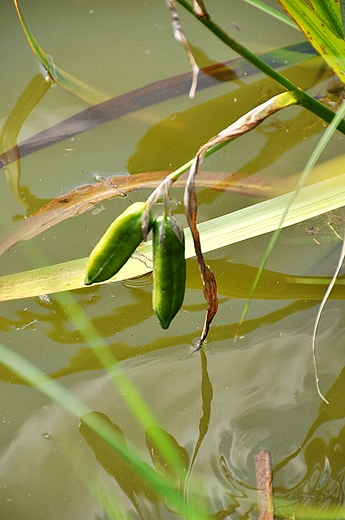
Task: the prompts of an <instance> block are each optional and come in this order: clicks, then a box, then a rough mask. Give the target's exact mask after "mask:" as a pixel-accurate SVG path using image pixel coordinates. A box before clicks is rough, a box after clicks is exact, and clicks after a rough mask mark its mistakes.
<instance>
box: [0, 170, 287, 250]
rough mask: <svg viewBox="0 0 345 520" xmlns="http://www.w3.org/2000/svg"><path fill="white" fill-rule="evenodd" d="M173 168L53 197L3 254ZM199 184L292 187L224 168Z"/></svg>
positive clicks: (258, 189)
mask: <svg viewBox="0 0 345 520" xmlns="http://www.w3.org/2000/svg"><path fill="white" fill-rule="evenodd" d="M169 173H170V172H167V171H161V172H147V173H137V174H134V175H114V176H112V177H109V178H107V179H105V180H103V181H101V182H97V183H95V184H87V185H83V186H79V187H78V188H75V189H74V190H72V191H70V192H68V193H65V194H64V195H61V196H60V197H58V198H56V199H54V200H52V201H51V202H49V203H48V204H46V205H45V206H43V207H42V208H40V209H39V210H38V211H36V213H34V214H33V215H31V216H30V217H29V218H26V219H24V220H22V221H21V222H20V223H19V224H18V225H17V226H16V227H15V229H13V230H12V231H10V233H8V234H7V235H5V236H4V237H3V238H2V239H1V240H0V255H2V254H3V253H4V252H5V251H7V250H8V249H10V248H11V247H12V246H14V245H15V244H17V243H18V242H20V241H21V240H30V239H31V238H33V237H35V236H36V235H39V234H40V233H42V232H43V231H45V230H46V229H48V228H51V227H52V226H55V225H56V224H58V223H59V222H62V221H63V220H65V219H67V218H70V217H73V216H75V215H80V214H81V213H84V212H85V211H88V210H90V209H93V208H94V206H95V204H97V203H98V202H101V201H103V200H106V199H110V198H113V197H117V196H119V195H121V194H126V193H130V192H131V191H134V190H138V189H141V188H156V187H157V186H158V185H159V184H160V183H161V181H162V179H164V177H165V176H166V175H168V174H169ZM184 184H185V176H182V177H180V179H178V180H177V181H175V183H174V185H175V186H176V187H181V186H184ZM197 185H198V186H199V187H207V188H212V189H215V190H219V191H229V192H232V193H239V194H242V195H250V196H257V197H263V198H266V197H275V196H276V195H280V194H282V193H284V192H286V191H289V189H291V185H289V184H288V183H286V181H281V180H275V179H270V178H265V177H254V176H250V175H242V174H241V175H240V174H229V173H224V172H206V171H204V172H200V173H199V175H198V179H197Z"/></svg>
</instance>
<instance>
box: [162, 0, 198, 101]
mask: <svg viewBox="0 0 345 520" xmlns="http://www.w3.org/2000/svg"><path fill="white" fill-rule="evenodd" d="M165 1H166V4H167V6H168V8H169V9H170V11H171V17H172V27H173V32H174V38H175V40H176V41H178V42H181V43H182V44H183V46H184V48H185V51H186V54H187V56H188V60H189V63H190V66H191V68H192V85H191V87H190V90H189V97H190V98H191V99H192V98H194V95H195V91H196V87H197V83H198V75H199V70H200V69H199V67H198V65H197V64H196V61H195V59H194V56H193V53H192V51H191V50H190V47H189V44H188V41H187V38H186V37H185V34H184V32H183V29H182V27H181V24H180V20H179V17H178V14H177V11H176V8H175V3H176V2H175V0H165ZM195 6H197V8H198V10H197V13H198V14H199V13H201V14H200V18H201V17H203V11H202V7H201V6H200V5H199V4H198V3H197V2H195V3H194V8H195Z"/></svg>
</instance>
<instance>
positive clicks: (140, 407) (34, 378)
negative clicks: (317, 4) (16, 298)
mask: <svg viewBox="0 0 345 520" xmlns="http://www.w3.org/2000/svg"><path fill="white" fill-rule="evenodd" d="M207 23H208V22H207ZM217 34H218V36H220V33H219V31H218V30H217ZM223 36H224V35H223ZM223 40H224V38H223ZM247 57H249V54H248V53H247ZM254 61H255V60H254ZM255 63H258V61H255ZM264 70H265V72H267V73H269V72H270V75H271V76H272V77H274V79H279V77H280V76H279V75H277V73H276V72H274V74H273V73H271V71H269V68H267V65H265V69H264ZM282 84H283V85H285V86H286V87H288V88H295V85H294V84H292V83H290V82H286V81H285V80H283V82H282ZM301 100H302V103H301V104H302V105H303V106H305V107H307V108H309V109H313V110H314V112H315V111H316V112H317V113H318V114H319V115H320V116H324V117H325V119H326V120H327V121H330V119H331V117H333V113H331V112H330V111H329V110H326V109H325V107H323V106H322V105H321V104H320V103H318V102H316V101H315V100H312V99H311V98H310V97H309V96H308V95H307V94H306V93H304V92H301ZM342 124H343V125H344V123H342ZM334 129H335V126H334ZM334 129H333V130H334ZM330 135H331V134H330V133H329V137H330ZM325 145H326V142H324V143H323V144H322V145H321V144H320V146H319V147H318V148H317V149H316V152H315V157H316V156H318V155H319V154H320V153H321V150H322V149H323V148H322V147H324V146H325ZM311 166H312V165H311V164H310V168H311ZM183 168H184V169H186V166H184V167H183ZM181 172H182V169H181V171H180V172H179V173H181ZM330 184H331V183H328V186H329V185H330ZM323 186H324V185H322V187H320V186H318V187H316V190H317V189H319V190H320V191H322V192H323V193H320V194H319V195H318V198H317V200H314V202H313V204H314V206H316V205H317V203H318V204H319V206H321V202H322V201H323V204H324V206H327V208H329V207H330V206H331V204H332V201H334V200H335V198H336V196H338V197H339V192H338V193H333V195H332V196H331V197H330V199H331V200H330V199H322V196H323V195H324V191H325V188H324V187H323ZM314 190H315V189H314ZM312 191H313V189H310V190H309V191H308V190H307V191H304V192H302V194H303V193H308V194H309V195H308V196H307V197H306V199H305V200H304V202H303V203H301V204H300V207H299V211H300V214H299V217H298V218H299V221H300V220H303V219H304V218H305V216H306V214H307V213H306V212H305V209H304V208H305V206H306V204H307V203H308V202H309V203H310V200H311V199H310V193H311V192H312ZM334 191H338V190H334ZM287 203H288V199H287V198H286V197H285V198H281V199H278V200H275V201H274V202H273V203H270V204H271V205H270V204H269V203H264V206H260V207H259V206H258V207H254V208H252V209H251V211H252V214H251V222H252V224H253V225H254V224H255V223H257V222H258V221H259V217H262V216H266V218H267V219H271V220H272V218H273V217H272V214H269V215H268V216H267V213H268V209H267V208H272V206H274V205H276V207H275V210H277V211H279V213H278V218H276V221H275V223H274V226H273V228H272V229H277V228H280V227H281V225H283V219H284V218H285V225H286V223H287V222H289V219H291V218H292V216H291V215H292V212H287V214H286V215H284V216H283V215H282V214H283V213H284V211H285V209H284V208H286V204H287ZM284 204H285V205H284ZM339 204H340V203H339ZM282 206H283V209H282ZM303 211H304V212H303ZM324 211H327V209H325V207H323V208H320V207H317V209H316V213H315V214H317V213H318V212H324ZM246 214H248V211H247V213H245V212H242V213H241V212H239V213H238V214H236V215H235V218H234V216H232V217H231V218H232V225H233V226H234V220H235V219H236V218H241V221H240V224H241V226H242V227H243V222H244V217H243V215H246ZM271 224H272V222H271ZM257 225H258V228H259V227H260V228H261V229H260V230H259V229H258V230H257V234H259V233H262V232H267V231H268V230H271V228H270V229H269V228H268V227H267V228H266V230H265V231H263V225H262V222H261V223H260V222H259V224H257ZM267 226H268V224H267ZM304 226H307V227H305V229H304V232H305V235H306V236H307V237H308V238H310V237H311V238H315V237H314V235H319V234H321V235H322V234H323V233H324V231H323V227H324V226H325V227H327V226H328V228H329V229H328V231H329V232H332V233H333V234H334V235H335V236H336V237H337V238H338V239H339V238H341V232H340V231H341V230H342V227H343V217H335V216H334V215H333V216H331V217H327V223H325V224H322V225H321V224H317V225H315V223H314V224H312V225H309V224H306V225H304ZM225 229H227V230H228V229H229V223H228V222H227V223H226V224H224V228H222V231H221V235H222V239H223V242H222V245H224V230H225ZM241 231H242V235H240V236H242V238H238V240H240V239H242V240H243V239H244V238H243V237H244V231H243V230H241ZM231 232H232V233H234V232H235V229H234V228H232V229H231ZM238 232H239V233H240V231H238ZM214 235H215V232H214V227H213V224H209V229H208V236H209V240H210V241H211V246H210V245H209V246H208V247H209V250H212V249H214V248H215V247H216V245H215V242H214V241H213V242H212V239H213V240H214ZM251 236H255V235H251ZM325 236H326V231H325ZM246 238H248V237H246ZM218 247H219V242H218ZM82 270H83V271H84V267H82ZM74 275H75V273H74ZM27 277H28V278H29V277H30V276H29V275H27ZM82 278H83V277H82ZM314 281H315V280H314ZM65 282H66V280H65ZM316 282H317V280H316ZM30 283H32V279H30ZM19 285H20V287H19V290H20V291H23V277H22V279H21V280H19ZM54 289H55V290H56V289H57V288H56V285H55V286H54V284H53V288H52V290H54ZM242 289H243V287H242ZM12 290H13V286H12ZM36 290H37V291H39V292H40V291H41V292H44V291H42V290H40V288H37V287H36ZM56 299H57V300H58V302H59V304H60V306H61V308H62V309H63V311H64V313H65V314H66V315H67V316H68V317H69V319H70V320H71V322H72V323H73V326H74V327H75V329H76V330H78V331H79V332H80V334H81V335H82V336H83V338H84V340H85V341H86V343H87V344H88V345H89V347H90V349H91V350H92V353H93V355H94V356H95V358H96V359H97V362H98V363H99V366H101V367H103V368H104V369H105V370H107V371H108V372H109V376H110V377H111V378H112V380H113V382H114V385H115V386H116V387H117V388H118V389H119V391H120V393H121V394H122V395H123V396H124V398H125V400H126V402H127V405H128V407H129V408H130V409H131V411H132V413H133V415H134V417H135V418H136V420H137V421H138V423H139V424H140V426H141V427H142V429H143V431H144V432H145V434H146V435H147V437H148V441H147V445H148V447H149V449H150V453H151V454H153V456H152V460H153V464H154V466H155V468H154V467H153V466H152V465H149V464H148V463H147V462H146V460H145V457H144V456H143V455H142V454H141V453H139V452H138V450H136V449H135V447H134V446H132V445H130V444H129V443H128V442H127V441H126V440H125V439H124V438H123V434H122V432H121V431H120V430H119V428H118V427H117V426H116V425H115V424H114V423H112V422H111V421H109V420H108V418H107V417H106V416H102V415H100V414H99V413H95V412H94V410H91V409H89V408H88V407H86V406H85V405H84V404H83V403H81V402H80V401H78V400H77V399H76V398H75V397H74V396H73V395H71V394H70V393H68V392H67V391H66V390H65V389H64V387H63V386H62V385H60V384H59V383H57V382H56V381H53V380H52V379H51V378H49V377H48V376H47V375H46V374H44V373H43V372H42V371H41V370H39V369H38V368H37V367H35V366H33V365H32V364H30V363H29V362H28V361H27V360H25V359H24V358H23V357H21V356H19V355H17V354H15V353H14V352H12V351H11V350H10V349H8V348H6V347H4V346H2V345H0V360H1V362H2V363H3V365H4V366H6V367H7V368H8V369H10V370H11V371H12V372H13V373H14V374H16V375H17V376H18V377H20V378H22V379H23V380H24V381H25V382H26V383H28V384H30V385H32V386H34V387H36V388H37V389H38V390H39V391H41V392H42V393H44V394H45V395H47V396H49V398H51V399H52V400H53V401H55V402H56V403H58V404H60V405H61V406H63V407H64V408H65V409H66V410H68V411H69V412H70V413H71V414H72V415H74V416H75V417H77V418H78V419H82V421H81V426H80V431H81V432H82V434H83V436H84V438H85V439H86V441H87V443H88V445H89V446H90V447H92V449H93V451H94V453H95V454H96V458H97V460H98V461H99V463H100V464H101V465H102V466H103V467H104V468H105V470H106V471H107V472H108V473H109V474H111V475H112V476H113V477H114V478H115V479H118V480H119V481H120V482H121V484H122V486H121V488H122V489H123V490H124V492H125V494H126V495H127V496H128V497H129V498H130V499H131V500H132V502H133V503H134V500H136V499H135V498H134V493H135V492H138V490H139V491H140V493H141V492H142V493H143V494H144V495H145V496H146V498H147V497H150V491H148V490H152V493H153V494H154V499H152V501H153V502H155V503H157V502H158V503H161V504H164V505H165V507H166V509H168V510H173V511H174V512H175V513H176V514H177V515H178V516H180V517H181V518H182V517H186V518H188V519H191V520H193V519H194V518H195V519H200V520H202V519H204V518H205V519H206V518H210V517H211V513H210V511H209V508H208V504H207V491H206V490H207V478H206V479H204V480H201V479H199V476H196V477H195V476H194V475H192V477H191V478H190V483H189V488H188V493H187V492H185V489H184V484H185V481H186V474H187V472H188V469H190V466H188V462H189V461H188V460H187V459H188V457H187V455H186V450H185V449H184V448H183V447H181V446H179V445H178V444H177V443H176V441H175V439H174V438H173V437H172V436H171V435H170V436H169V435H168V434H166V432H164V430H163V428H161V427H159V426H158V419H157V418H156V417H155V416H154V414H153V413H152V411H151V409H150V407H149V405H148V404H147V403H146V402H145V401H144V400H143V398H142V397H141V396H140V395H139V394H138V392H137V391H136V388H135V387H134V385H133V384H132V382H131V381H130V380H129V379H128V378H127V377H126V375H125V373H124V372H123V371H122V370H121V366H119V365H118V363H117V359H116V357H115V356H114V352H113V350H111V349H110V348H109V347H108V345H107V343H106V341H105V340H104V339H103V337H102V336H101V334H100V333H99V332H98V330H97V329H96V327H95V326H94V325H93V323H92V322H91V320H89V318H88V317H87V316H86V315H85V314H84V312H83V311H82V309H81V308H80V307H79V306H78V305H77V304H76V302H75V301H74V299H73V297H72V296H71V295H68V294H67V293H63V294H62V295H59V296H57V297H56ZM275 319H276V317H275ZM204 374H206V375H207V370H206V369H205V367H204ZM206 379H207V378H206V377H205V380H206ZM208 383H209V384H208V387H207V388H208V391H207V392H205V386H204V387H203V389H202V390H204V392H203V391H202V399H203V402H202V405H203V417H202V420H201V421H200V424H201V426H202V428H200V432H201V433H202V435H201V434H200V439H199V441H200V443H201V441H202V439H203V436H204V435H206V433H207V428H208V419H209V415H210V410H211V408H210V403H211V400H212V397H213V394H212V385H211V382H210V381H208ZM205 419H207V420H205ZM98 437H99V438H100V439H101V440H102V441H101V442H99V441H98ZM199 447H200V446H198V445H197V449H198V448H199ZM197 449H196V453H197ZM121 464H122V465H121ZM119 466H120V468H121V469H122V470H121V471H119ZM125 473H126V474H128V475H129V476H128V479H127V480H129V481H131V480H132V481H134V482H135V485H133V486H132V488H130V487H128V482H127V480H126V479H125V482H124V481H123V480H121V478H122V477H123V475H124V474H125ZM126 478H127V477H126ZM85 480H86V482H85V483H86V485H88V482H87V479H85ZM184 492H185V493H184ZM157 497H158V498H157ZM96 498H97V500H99V501H100V503H101V504H102V506H103V507H104V509H105V510H106V512H107V515H108V517H109V518H111V519H113V518H114V519H115V518H118V517H119V514H118V513H119V511H118V510H116V508H117V504H116V500H115V498H114V497H111V500H110V502H111V507H109V504H106V503H105V501H104V500H103V498H102V497H101V496H100V495H99V494H97V493H96ZM186 498H187V500H186ZM108 500H109V499H108ZM134 505H135V506H136V504H134ZM277 505H278V513H279V512H281V511H282V512H283V513H284V516H286V514H288V515H290V517H291V518H293V517H294V512H293V511H294V508H292V509H291V513H290V510H289V508H290V505H289V506H286V504H284V509H280V508H279V503H278V504H277ZM285 508H287V509H285ZM137 510H138V508H137ZM139 510H140V508H139ZM340 513H341V514H342V513H343V511H342V509H341V510H337V512H336V514H337V515H338V516H339V515H340ZM124 515H125V513H124ZM298 516H299V517H301V518H303V517H304V518H309V517H312V518H325V516H324V515H322V514H321V513H320V511H319V510H318V511H316V510H315V509H314V508H310V509H307V508H303V510H302V511H300V510H299V511H298Z"/></svg>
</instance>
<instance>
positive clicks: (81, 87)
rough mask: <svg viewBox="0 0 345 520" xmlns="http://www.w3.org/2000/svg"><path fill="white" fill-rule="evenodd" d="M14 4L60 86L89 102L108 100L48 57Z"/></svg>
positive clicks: (38, 53) (33, 44) (37, 51)
mask: <svg viewBox="0 0 345 520" xmlns="http://www.w3.org/2000/svg"><path fill="white" fill-rule="evenodd" d="M13 1H14V5H15V8H16V11H17V14H18V18H19V20H20V23H21V25H22V28H23V31H24V33H25V36H26V38H27V40H28V42H29V44H30V47H31V48H32V50H33V52H34V53H35V55H36V57H37V59H38V60H39V61H40V63H41V64H42V65H43V67H44V68H45V69H46V70H47V71H48V73H49V75H50V77H51V78H52V79H53V80H54V81H56V83H57V84H58V85H60V87H62V88H64V89H65V90H67V91H68V92H70V93H71V94H74V95H75V96H77V97H79V98H80V99H83V100H84V101H86V102H87V103H90V104H92V105H95V104H96V103H101V102H102V101H106V100H107V99H109V96H106V95H105V94H103V93H102V92H99V91H97V90H96V89H94V88H92V87H90V86H89V85H87V84H86V83H84V82H83V81H81V80H79V79H77V78H75V77H74V76H72V75H71V74H69V73H68V72H66V71H65V70H63V69H62V68H61V67H59V66H58V65H56V64H55V63H54V62H53V60H52V59H51V58H48V56H47V55H46V53H45V52H44V50H43V49H42V48H41V47H40V45H39V44H38V43H37V41H36V40H35V38H34V36H33V35H32V34H31V32H30V30H29V28H28V26H27V24H26V22H25V20H24V18H23V16H22V13H21V11H20V9H19V5H18V0H13Z"/></svg>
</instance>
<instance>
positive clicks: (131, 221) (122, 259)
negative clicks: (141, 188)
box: [85, 202, 152, 285]
mask: <svg viewBox="0 0 345 520" xmlns="http://www.w3.org/2000/svg"><path fill="white" fill-rule="evenodd" d="M145 208H146V203H145V202H135V203H134V204H131V206H129V207H128V208H127V209H126V210H125V211H124V212H123V213H121V215H119V216H118V217H117V218H116V219H115V220H114V222H113V223H112V224H111V226H110V227H109V228H108V229H107V231H106V232H105V233H104V235H103V236H102V238H101V240H100V241H99V242H98V244H97V245H96V247H95V248H94V249H93V251H92V252H91V254H90V256H89V259H88V261H87V264H86V277H85V284H86V285H90V284H92V283H95V282H104V281H105V280H108V279H109V278H111V277H112V276H114V275H115V274H116V273H117V272H118V271H119V270H120V269H121V267H123V266H124V264H125V263H126V262H127V260H128V259H129V258H130V256H131V255H132V254H133V253H134V251H135V250H136V248H137V247H138V246H139V244H140V243H141V242H142V241H143V239H144V237H143V233H142V229H141V220H142V216H143V212H144V210H145ZM151 227H152V215H151V212H150V214H149V226H148V228H149V229H150V228H151Z"/></svg>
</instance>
